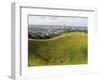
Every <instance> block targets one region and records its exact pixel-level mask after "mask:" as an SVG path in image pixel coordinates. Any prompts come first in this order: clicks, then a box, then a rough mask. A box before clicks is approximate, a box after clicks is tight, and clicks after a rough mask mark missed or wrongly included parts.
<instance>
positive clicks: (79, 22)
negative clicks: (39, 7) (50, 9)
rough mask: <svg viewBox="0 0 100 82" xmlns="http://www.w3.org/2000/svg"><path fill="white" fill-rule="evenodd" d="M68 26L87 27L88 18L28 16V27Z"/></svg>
mask: <svg viewBox="0 0 100 82" xmlns="http://www.w3.org/2000/svg"><path fill="white" fill-rule="evenodd" d="M37 24H39V25H69V26H87V25H88V18H83V17H57V16H56V17H54V16H29V25H37Z"/></svg>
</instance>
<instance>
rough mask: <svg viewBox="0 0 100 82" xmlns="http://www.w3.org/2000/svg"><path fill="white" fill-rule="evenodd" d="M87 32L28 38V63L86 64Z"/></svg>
mask: <svg viewBox="0 0 100 82" xmlns="http://www.w3.org/2000/svg"><path fill="white" fill-rule="evenodd" d="M87 38H88V36H87V33H83V32H71V33H64V34H63V35H60V36H57V37H55V38H52V39H43V40H41V39H29V40H28V49H29V51H28V65H29V66H41V65H64V64H66V65H67V64H86V63H87V62H88V60H87V59H88V54H87Z"/></svg>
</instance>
